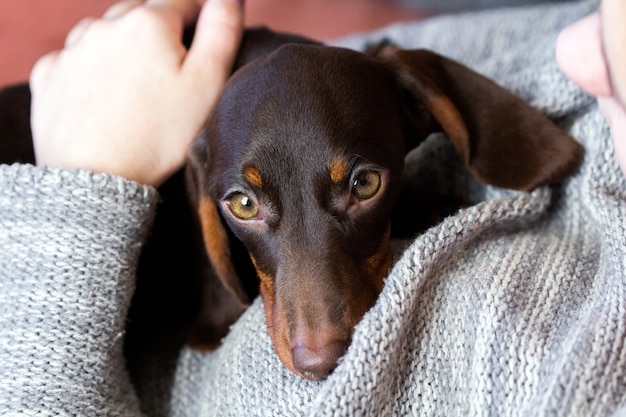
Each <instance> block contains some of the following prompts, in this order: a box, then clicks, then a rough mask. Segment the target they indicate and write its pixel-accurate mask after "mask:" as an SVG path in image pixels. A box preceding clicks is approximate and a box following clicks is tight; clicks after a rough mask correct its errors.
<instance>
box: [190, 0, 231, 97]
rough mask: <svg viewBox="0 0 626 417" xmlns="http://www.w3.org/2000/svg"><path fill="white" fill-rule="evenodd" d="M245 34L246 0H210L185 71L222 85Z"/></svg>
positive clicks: (202, 12)
mask: <svg viewBox="0 0 626 417" xmlns="http://www.w3.org/2000/svg"><path fill="white" fill-rule="evenodd" d="M242 34H243V0H207V2H206V3H205V4H204V6H203V8H202V10H201V12H200V16H199V17H198V22H197V25H196V32H195V35H194V39H193V42H192V44H191V48H190V49H189V52H188V54H187V57H186V59H185V62H184V63H183V71H185V72H190V73H191V74H189V76H191V77H193V78H196V77H198V79H199V80H201V81H206V82H210V83H212V84H213V85H221V84H222V83H223V82H225V81H226V79H227V78H228V77H229V75H230V72H231V69H232V65H233V61H234V59H235V56H236V54H237V50H238V49H239V43H240V42H241V37H242Z"/></svg>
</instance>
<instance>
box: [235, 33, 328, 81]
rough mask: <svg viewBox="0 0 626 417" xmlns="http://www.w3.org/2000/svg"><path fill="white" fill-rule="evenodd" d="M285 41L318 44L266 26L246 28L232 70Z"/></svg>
mask: <svg viewBox="0 0 626 417" xmlns="http://www.w3.org/2000/svg"><path fill="white" fill-rule="evenodd" d="M287 43H299V44H307V45H319V44H320V43H319V42H315V41H313V40H311V39H308V38H305V37H302V36H298V35H291V34H287V33H279V32H274V31H272V30H270V29H268V28H266V27H257V28H251V29H246V30H245V31H244V34H243V39H242V41H241V45H240V47H239V52H238V54H237V58H236V59H235V65H234V67H233V72H234V71H235V70H237V69H238V68H240V67H242V66H244V65H245V64H247V63H249V62H251V61H254V60H255V59H256V58H259V57H262V56H265V55H267V54H269V53H270V52H272V51H273V50H275V49H277V48H278V47H280V46H281V45H284V44H287Z"/></svg>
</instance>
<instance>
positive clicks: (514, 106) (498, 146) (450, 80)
mask: <svg viewBox="0 0 626 417" xmlns="http://www.w3.org/2000/svg"><path fill="white" fill-rule="evenodd" d="M370 53H371V54H372V55H373V56H376V57H378V58H380V59H382V60H384V61H387V62H388V63H390V64H391V66H392V68H393V70H394V71H395V72H396V73H397V76H398V78H399V81H400V83H401V85H402V88H403V89H405V90H406V91H408V92H409V97H410V98H411V99H412V100H413V109H414V110H415V109H419V108H421V107H425V108H426V110H427V112H428V113H429V114H430V116H431V117H432V119H434V122H435V123H434V124H433V123H432V122H433V120H429V121H422V120H417V119H416V117H415V114H418V115H419V111H417V112H414V115H413V116H412V117H413V120H412V124H413V125H414V128H416V129H417V130H418V132H419V133H420V134H421V135H422V137H420V138H418V140H419V142H421V141H423V140H424V139H425V136H424V133H430V132H423V130H424V123H426V126H429V127H427V130H430V131H433V130H435V131H437V130H439V131H443V132H444V133H445V134H446V135H447V136H448V137H449V139H450V140H451V141H452V143H453V145H454V148H455V149H456V151H457V153H458V155H459V156H460V158H461V159H462V161H463V163H464V164H465V165H466V167H467V168H468V169H469V170H470V172H471V173H472V174H473V175H474V176H475V177H476V178H478V179H479V180H481V181H483V182H485V183H488V184H491V185H495V186H499V187H504V188H511V189H516V190H523V191H529V190H532V189H534V188H536V187H538V186H541V185H546V184H552V183H558V182H560V181H562V180H564V179H565V178H566V177H568V176H569V175H571V174H572V173H573V172H574V171H575V170H576V169H577V168H578V166H579V165H580V162H581V160H582V156H583V148H582V146H581V145H580V144H579V143H578V142H576V141H575V140H574V139H573V138H571V137H570V136H569V135H567V134H566V133H565V132H563V131H562V130H561V129H560V128H558V127H557V126H556V125H555V124H553V123H552V122H551V121H550V120H549V119H548V118H547V117H545V116H544V115H543V114H542V113H540V112H539V111H538V110H537V109H535V108H533V107H531V106H530V105H529V104H527V103H526V102H524V101H523V100H522V99H520V98H519V97H517V96H516V95H514V94H513V93H511V92H509V91H507V90H505V89H504V88H502V87H500V86H498V85H497V84H495V83H494V82H492V81H491V80H489V79H488V78H486V77H484V76H482V75H480V74H478V73H476V72H474V71H472V70H470V69H469V68H467V67H465V66H463V65H461V64H460V63H458V62H455V61H453V60H450V59H447V58H444V57H442V56H440V55H437V54H435V53H433V52H431V51H427V50H400V49H398V48H396V47H394V46H391V45H382V46H380V47H378V48H376V49H375V50H372V51H370ZM423 113H424V112H423V111H422V114H423ZM410 117H411V116H410ZM417 144H419V143H414V145H417Z"/></svg>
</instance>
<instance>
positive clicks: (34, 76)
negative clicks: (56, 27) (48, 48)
mask: <svg viewBox="0 0 626 417" xmlns="http://www.w3.org/2000/svg"><path fill="white" fill-rule="evenodd" d="M59 53H60V51H54V52H50V53H48V54H46V55H44V56H42V57H41V58H39V59H38V60H37V62H35V65H34V66H33V68H32V70H31V71H30V77H29V84H30V90H31V92H37V91H41V87H42V86H43V85H44V84H45V81H46V80H47V79H48V76H49V74H50V71H51V69H52V67H53V66H54V64H55V62H56V61H57V59H58V57H59Z"/></svg>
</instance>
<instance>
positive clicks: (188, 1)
mask: <svg viewBox="0 0 626 417" xmlns="http://www.w3.org/2000/svg"><path fill="white" fill-rule="evenodd" d="M145 5H146V6H147V7H152V8H155V9H158V10H162V11H165V12H166V13H169V14H174V15H175V16H177V17H178V18H182V20H183V22H184V23H185V24H190V23H193V22H194V21H195V20H196V18H197V17H198V12H199V11H200V6H199V4H198V2H197V1H195V0H147V1H146V2H145Z"/></svg>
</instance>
